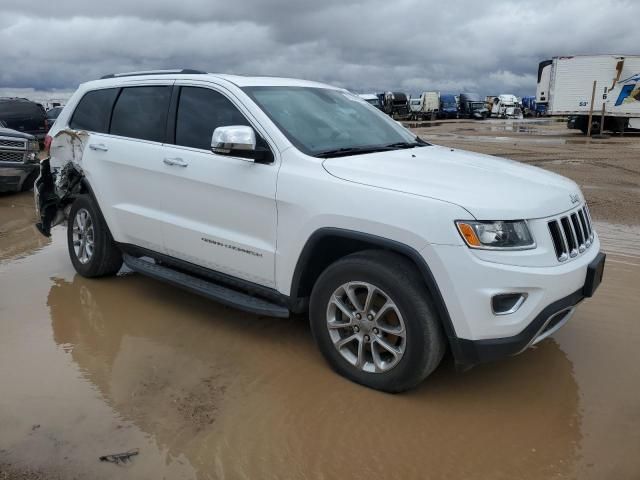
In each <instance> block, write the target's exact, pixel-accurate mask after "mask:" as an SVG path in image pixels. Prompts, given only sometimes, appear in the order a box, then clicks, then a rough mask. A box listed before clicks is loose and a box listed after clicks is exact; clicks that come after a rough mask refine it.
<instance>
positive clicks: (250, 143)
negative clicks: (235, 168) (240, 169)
mask: <svg viewBox="0 0 640 480" xmlns="http://www.w3.org/2000/svg"><path fill="white" fill-rule="evenodd" d="M211 151H212V152H213V153H217V154H218V155H228V156H231V157H241V158H250V159H252V160H254V161H255V162H257V163H271V162H273V154H272V153H271V150H269V149H268V148H262V147H258V146H257V140H256V132H255V131H254V130H253V128H251V127H248V126H246V125H230V126H225V127H218V128H216V129H215V130H214V131H213V135H212V136H211Z"/></svg>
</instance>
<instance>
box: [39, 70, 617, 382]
mask: <svg viewBox="0 0 640 480" xmlns="http://www.w3.org/2000/svg"><path fill="white" fill-rule="evenodd" d="M49 135H50V138H48V139H47V145H48V146H49V147H50V158H49V159H47V160H44V161H43V162H42V164H41V170H42V172H41V176H40V178H39V180H38V182H37V188H36V204H37V208H38V210H39V214H40V216H41V219H42V221H41V223H40V224H39V225H38V227H39V229H40V230H41V231H42V232H43V233H44V234H45V235H49V232H50V228H51V226H53V225H55V224H57V223H60V222H61V221H63V220H64V219H65V218H68V223H67V225H68V226H67V232H68V233H67V237H68V245H69V254H70V256H71V261H72V263H73V265H74V267H75V269H76V270H77V271H78V273H80V274H81V275H84V276H87V277H99V276H104V275H113V274H115V273H116V272H118V271H119V270H120V268H121V266H122V263H123V261H124V263H126V264H127V265H128V266H129V267H130V268H131V269H133V270H135V271H138V272H141V273H143V274H146V275H149V276H151V277H154V278H157V279H160V280H163V281H167V282H169V283H171V284H173V285H175V286H177V287H181V288H185V289H188V290H191V291H195V292H197V293H200V294H203V295H206V296H208V297H210V298H213V299H215V300H217V301H219V302H221V303H224V304H226V305H231V306H234V307H237V308H241V309H244V310H247V311H250V312H254V313H257V314H263V315H272V316H281V317H285V316H287V315H289V313H290V312H306V311H308V313H309V320H310V323H311V329H312V332H313V336H314V338H315V340H316V342H317V344H318V346H319V348H320V350H321V351H322V353H323V355H324V356H325V358H326V359H327V361H328V362H329V364H330V365H331V366H332V367H333V368H334V369H335V370H337V371H338V372H339V373H341V374H342V375H344V376H345V377H347V378H349V379H351V380H353V381H355V382H359V383H361V384H364V385H367V386H370V387H373V388H376V389H380V390H385V391H390V392H398V391H402V390H406V389H409V388H411V387H414V386H415V385H417V384H418V383H419V382H420V381H422V380H423V379H424V378H425V377H426V376H427V375H429V373H431V372H432V371H433V370H434V369H435V368H436V367H437V365H438V364H439V363H440V360H441V359H442V356H443V354H444V353H445V350H446V349H447V348H449V349H450V350H451V352H452V354H453V358H454V359H455V361H456V363H457V364H458V365H460V366H463V367H464V366H470V365H474V364H477V363H480V362H485V361H489V360H493V359H497V358H499V357H503V356H508V355H513V354H516V353H519V352H521V351H522V350H524V349H526V348H527V347H528V346H530V345H532V344H533V343H536V342H538V341H540V340H541V339H543V338H545V337H546V336H548V335H549V334H551V333H552V332H554V331H555V330H556V329H557V328H559V327H560V326H561V325H562V324H564V323H565V322H566V321H567V320H568V319H569V317H570V316H571V314H572V312H573V310H574V308H575V306H576V305H577V304H578V303H579V302H580V301H581V300H582V299H583V298H585V297H590V296H591V295H592V294H593V292H594V290H595V289H596V287H597V286H598V284H599V283H600V280H601V278H602V271H603V267H604V254H602V253H600V243H599V241H598V236H597V235H596V233H595V232H594V231H593V227H592V223H591V219H590V216H589V210H588V208H587V206H586V204H585V200H584V197H583V195H582V193H581V192H580V189H579V188H578V186H577V185H576V184H575V183H574V182H572V181H571V180H568V179H566V178H564V177H561V176H559V175H556V174H553V173H550V172H547V171H545V170H541V169H538V168H535V167H531V166H527V165H523V164H520V163H517V162H513V161H509V160H503V159H498V158H494V157H490V156H486V155H479V154H475V153H469V152H465V151H458V150H454V149H451V148H445V147H439V146H435V145H431V144H429V143H427V142H425V141H423V140H422V139H420V138H418V137H416V135H415V134H413V133H411V132H410V131H409V130H407V129H405V128H403V127H402V126H400V125H399V124H397V123H396V122H394V121H393V120H392V119H390V118H389V117H387V116H386V115H384V114H383V113H382V112H380V111H379V110H377V109H376V108H375V107H373V106H371V105H369V104H368V103H367V102H366V101H364V100H363V99H361V98H359V97H358V96H356V95H353V94H351V93H349V92H348V91H346V90H343V89H340V88H335V87H332V86H329V85H323V84H319V83H314V82H309V81H302V80H291V79H284V78H263V77H244V76H232V75H214V74H208V73H204V72H197V71H191V70H182V71H162V72H137V73H130V74H117V75H109V76H107V77H103V79H101V80H97V81H92V82H88V83H85V84H83V85H81V86H80V87H79V88H78V90H77V92H76V93H75V94H74V95H73V97H72V98H71V100H70V101H69V103H68V104H67V105H66V106H65V108H64V110H63V111H62V113H61V114H60V116H59V117H58V119H57V121H56V123H55V125H54V127H53V128H52V130H51V132H50V133H49Z"/></svg>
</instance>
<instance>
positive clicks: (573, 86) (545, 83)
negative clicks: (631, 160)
mask: <svg viewBox="0 0 640 480" xmlns="http://www.w3.org/2000/svg"><path fill="white" fill-rule="evenodd" d="M594 82H595V83H596V87H595V94H594V89H593V84H594ZM592 97H593V105H592ZM536 103H537V104H542V105H546V110H547V114H548V115H563V116H569V117H570V118H569V127H570V128H577V129H580V130H582V131H583V132H584V133H587V131H588V128H589V113H590V112H591V113H592V123H591V131H592V132H596V133H597V132H600V131H603V130H610V131H618V132H622V131H624V130H627V129H631V128H632V129H638V128H640V55H575V56H566V57H553V58H552V59H551V60H545V61H543V62H540V64H539V66H538V85H537V89H536ZM603 105H604V112H605V114H604V124H602V121H601V119H602V109H603Z"/></svg>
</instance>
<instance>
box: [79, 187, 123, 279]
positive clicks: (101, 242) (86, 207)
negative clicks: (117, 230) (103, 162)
mask: <svg viewBox="0 0 640 480" xmlns="http://www.w3.org/2000/svg"><path fill="white" fill-rule="evenodd" d="M67 246H68V248H69V257H70V258H71V263H72V264H73V267H74V268H75V269H76V272H78V273H79V274H80V275H82V276H83V277H89V278H94V277H104V276H107V275H114V274H116V273H118V271H119V270H120V267H122V252H120V250H119V249H118V247H117V246H116V244H115V242H114V241H113V237H112V236H111V233H110V232H109V228H108V227H107V224H106V223H105V221H104V219H103V218H102V214H101V213H100V211H99V210H98V207H97V205H96V204H95V202H94V201H93V199H92V198H91V197H89V196H88V195H81V196H79V197H78V198H77V199H76V200H75V201H74V202H73V204H72V205H71V209H70V211H69V219H68V224H67Z"/></svg>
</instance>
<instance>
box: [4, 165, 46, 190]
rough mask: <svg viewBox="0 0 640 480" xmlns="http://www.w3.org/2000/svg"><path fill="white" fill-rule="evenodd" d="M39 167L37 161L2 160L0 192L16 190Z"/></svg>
mask: <svg viewBox="0 0 640 480" xmlns="http://www.w3.org/2000/svg"><path fill="white" fill-rule="evenodd" d="M37 168H38V164H37V163H14V162H0V192H16V191H19V190H21V189H22V185H23V184H24V182H25V180H26V179H27V178H28V177H29V175H31V174H32V173H33V172H34V171H35V170H36V169H37Z"/></svg>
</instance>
